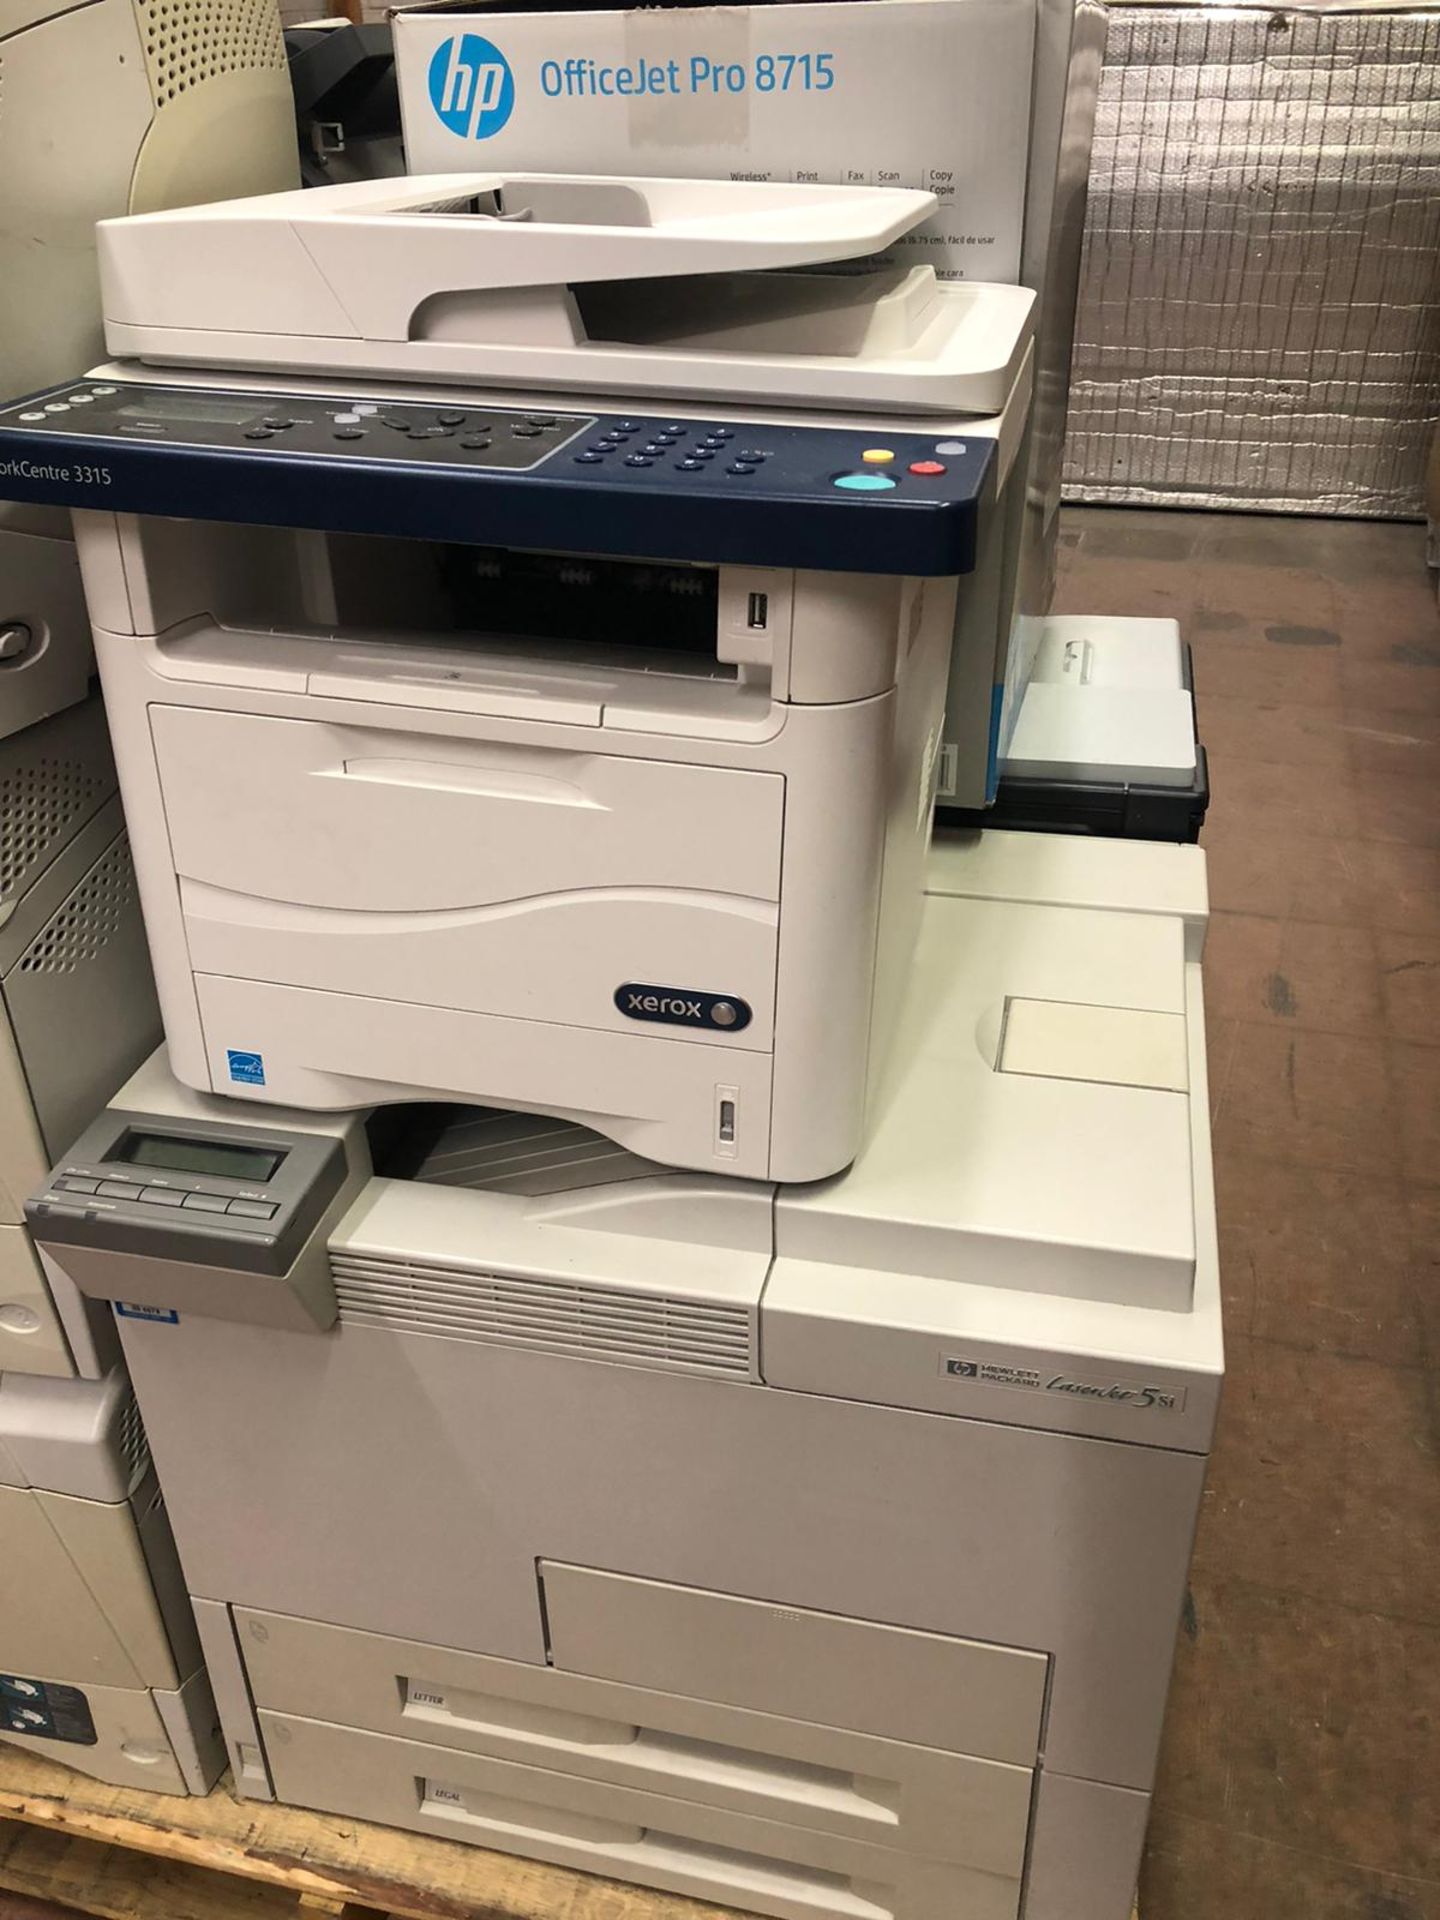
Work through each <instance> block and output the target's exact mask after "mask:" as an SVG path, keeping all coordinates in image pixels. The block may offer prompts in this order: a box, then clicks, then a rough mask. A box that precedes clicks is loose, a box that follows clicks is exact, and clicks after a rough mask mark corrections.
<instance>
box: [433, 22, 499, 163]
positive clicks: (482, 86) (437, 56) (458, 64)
mask: <svg viewBox="0 0 1440 1920" xmlns="http://www.w3.org/2000/svg"><path fill="white" fill-rule="evenodd" d="M428 80H429V86H430V104H431V106H432V107H434V109H435V113H436V116H437V117H438V118H439V119H440V120H441V121H442V122H443V124H444V125H445V126H447V127H448V128H449V129H450V131H451V133H458V134H459V135H460V137H461V139H462V140H488V139H489V138H490V136H491V134H492V133H499V131H500V129H501V128H502V127H503V126H504V125H505V122H506V121H507V120H508V119H509V118H510V114H511V111H512V110H513V108H514V105H515V76H514V74H513V73H511V71H510V62H509V61H508V60H507V59H506V58H505V56H504V54H503V53H501V51H500V49H499V48H498V47H497V46H496V45H495V43H494V42H493V41H492V40H485V39H483V38H482V37H481V36H480V35H479V34H478V33H453V34H451V36H450V37H449V39H448V40H442V41H441V42H440V44H439V46H438V47H437V48H436V49H435V52H434V54H433V55H432V57H431V60H430V72H429V75H428Z"/></svg>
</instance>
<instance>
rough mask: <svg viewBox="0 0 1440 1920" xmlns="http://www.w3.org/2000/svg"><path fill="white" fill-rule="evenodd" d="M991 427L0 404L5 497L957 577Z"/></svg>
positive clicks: (320, 401)
mask: <svg viewBox="0 0 1440 1920" xmlns="http://www.w3.org/2000/svg"><path fill="white" fill-rule="evenodd" d="M994 458H995V445H994V441H993V439H991V438H990V437H989V436H988V435H986V434H975V435H973V436H969V437H965V436H963V435H961V436H957V435H956V434H955V432H954V430H953V428H952V429H949V430H947V429H946V428H945V427H943V426H941V427H937V428H935V429H933V430H931V431H930V432H924V431H917V430H916V429H915V428H914V427H913V426H909V427H906V428H905V429H903V430H896V429H891V428H889V427H886V426H883V425H877V424H874V423H872V424H870V425H869V426H858V427H857V426H854V425H834V424H830V423H828V422H827V421H826V419H825V416H824V415H823V414H817V415H816V417H815V421H814V424H813V425H812V424H809V423H806V424H797V423H796V422H793V421H790V422H786V423H783V424H782V423H776V422H768V423H767V422H756V421H747V420H746V419H745V418H744V417H743V416H738V417H731V418H726V417H721V416H719V415H718V414H702V415H698V416H692V417H689V418H687V417H686V416H685V412H684V410H683V409H682V410H678V411H677V412H676V413H674V414H660V415H654V416H651V415H643V414H640V413H633V414H631V413H615V414H605V413H600V412H598V411H597V412H595V413H580V412H566V411H563V410H552V409H547V408H546V407H544V406H543V405H540V404H538V403H537V404H536V405H535V406H534V407H525V408H523V409H522V408H517V407H514V406H507V407H497V406H494V405H491V404H482V403H479V402H474V401H472V400H471V399H470V398H469V396H468V394H467V392H466V391H465V390H457V391H456V393H455V394H454V395H453V396H451V397H449V398H444V399H440V400H435V399H433V398H426V399H423V400H422V399H418V398H415V399H411V398H405V399H400V400H396V399H391V398H384V397H378V398H377V397H371V398H365V399H361V398H357V397H356V396H355V394H354V393H353V392H351V393H345V392H343V391H341V392H337V393H334V394H325V395H317V394H315V393H296V392H290V393H285V392H278V391H272V392H257V391H249V392H247V391H243V390H236V389H225V388H220V387H209V386H201V385H192V386H181V385H161V384H159V383H152V382H149V381H143V382H142V381H121V380H118V379H112V380H104V379H101V380H98V381H80V382H72V383H71V384H70V385H68V386H65V387H57V388H55V389H54V390H53V391H52V392H49V393H41V394H37V395H35V396H33V397H32V398H31V399H28V400H23V401H18V402H16V403H14V404H13V405H11V406H8V407H4V408H0V498H7V499H17V500H33V501H36V502H44V503H47V504H53V505H58V506H68V507H89V508H98V509H101V510H102V511H107V512H114V513H134V514H154V515H162V516H165V517H179V518H184V519H191V520H193V519H205V520H221V521H237V522H249V523H251V524H259V525H268V526H293V527H305V528H313V529H315V530H318V531H331V532H342V533H378V534H396V535H401V536H406V535H408V536H411V537H415V538H428V539H439V540H448V541H456V542H464V543H470V544H475V545H486V546H512V547H517V548H527V549H530V550H534V551H551V552H562V553H563V552H575V551H583V552H589V553H594V554H609V555H615V556H622V557H627V558H635V559H656V558H661V559H666V560H688V561H698V562H701V563H713V564H723V563H727V562H729V563H734V564H739V565H755V566H784V567H797V568H810V569H816V570H821V571H831V572H847V573H880V574H891V575H910V576H919V577H922V578H924V577H937V576H938V577H949V576H953V575H960V574H964V573H968V572H969V571H970V570H971V568H972V567H973V565H974V559H975V548H976V515H977V512H978V510H979V509H980V503H981V500H982V497H983V496H984V490H985V486H986V482H987V478H988V476H989V473H990V470H991V465H992V462H993V461H994Z"/></svg>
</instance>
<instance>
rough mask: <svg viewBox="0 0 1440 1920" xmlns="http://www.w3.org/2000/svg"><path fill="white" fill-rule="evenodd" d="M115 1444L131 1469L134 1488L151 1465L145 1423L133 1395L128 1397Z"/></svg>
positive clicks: (131, 1481)
mask: <svg viewBox="0 0 1440 1920" xmlns="http://www.w3.org/2000/svg"><path fill="white" fill-rule="evenodd" d="M115 1444H116V1446H117V1447H118V1448H119V1449H120V1457H121V1459H122V1460H123V1461H124V1462H125V1464H126V1466H127V1467H129V1469H130V1484H131V1485H132V1486H133V1485H134V1484H135V1482H136V1481H137V1480H139V1479H140V1478H141V1477H142V1475H143V1474H144V1473H145V1470H146V1468H147V1467H148V1466H149V1465H150V1442H149V1441H148V1440H147V1439H146V1438H145V1422H144V1421H143V1420H142V1419H141V1418H140V1407H139V1403H138V1402H137V1400H136V1398H135V1395H134V1394H133V1393H131V1394H127V1396H126V1399H125V1405H124V1408H123V1410H122V1411H121V1414H120V1425H119V1427H118V1429H117V1430H116V1434H115Z"/></svg>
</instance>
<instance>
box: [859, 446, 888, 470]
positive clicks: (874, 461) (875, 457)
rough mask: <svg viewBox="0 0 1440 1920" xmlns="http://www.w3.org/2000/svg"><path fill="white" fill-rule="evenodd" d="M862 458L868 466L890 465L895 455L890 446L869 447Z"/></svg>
mask: <svg viewBox="0 0 1440 1920" xmlns="http://www.w3.org/2000/svg"><path fill="white" fill-rule="evenodd" d="M860 458H861V459H862V460H863V461H864V462H865V464H866V466H867V467H888V466H889V464H890V462H891V461H892V460H893V459H894V458H895V455H894V454H893V453H892V452H891V451H890V449H889V447H867V448H866V449H865V451H864V453H862V454H861V456H860Z"/></svg>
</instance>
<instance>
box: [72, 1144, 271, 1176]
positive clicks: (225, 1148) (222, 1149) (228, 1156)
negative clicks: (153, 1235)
mask: <svg viewBox="0 0 1440 1920" xmlns="http://www.w3.org/2000/svg"><path fill="white" fill-rule="evenodd" d="M109 1157H110V1159H112V1160H125V1161H128V1162H129V1164H130V1165H131V1166H132V1167H163V1168H164V1169H165V1171H166V1172H167V1173H208V1174H213V1175H215V1176H216V1178H218V1179H221V1180H248V1181H250V1182H251V1183H252V1184H255V1183H256V1182H263V1181H266V1180H269V1179H270V1178H271V1177H272V1175H273V1174H274V1172H275V1169H276V1168H277V1167H278V1166H279V1165H280V1162H281V1161H282V1160H283V1159H284V1158H285V1155H284V1154H283V1153H277V1152H276V1150H275V1149H274V1148H273V1147H242V1146H238V1145H236V1144H235V1142H233V1141H229V1140H186V1139H184V1138H182V1137H181V1136H180V1135H178V1134H173V1133H127V1134H126V1135H125V1137H124V1139H123V1140H122V1141H121V1142H120V1144H119V1146H118V1147H116V1149H115V1151H114V1152H113V1153H112V1154H111V1155H110V1156H109Z"/></svg>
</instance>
